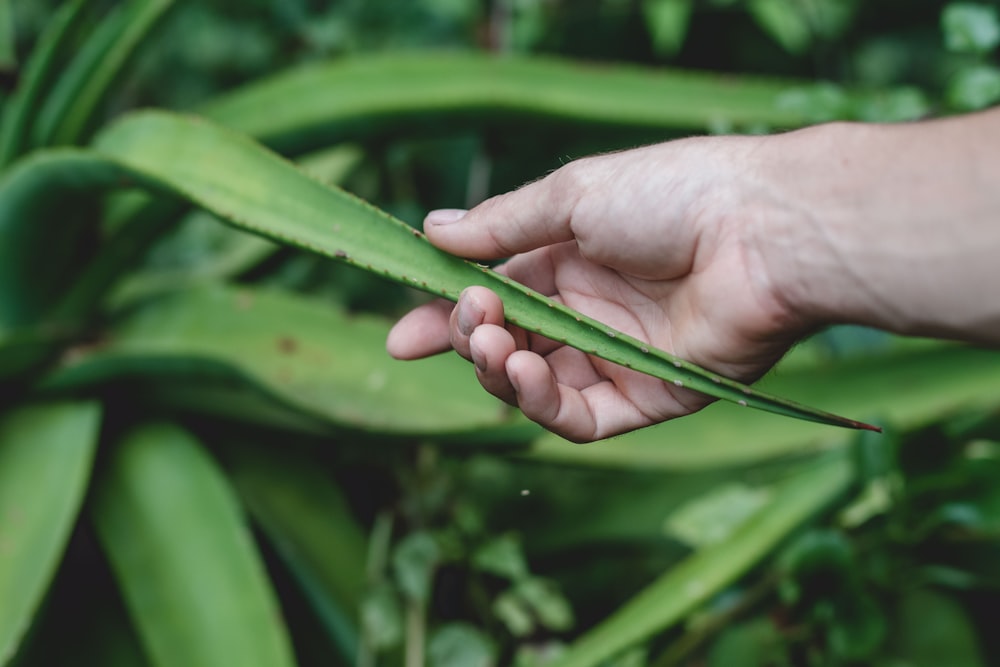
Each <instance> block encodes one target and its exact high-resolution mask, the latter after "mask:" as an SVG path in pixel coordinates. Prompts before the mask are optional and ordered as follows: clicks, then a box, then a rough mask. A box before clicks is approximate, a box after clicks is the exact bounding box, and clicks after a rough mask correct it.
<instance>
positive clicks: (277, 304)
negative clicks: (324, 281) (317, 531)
mask: <svg viewBox="0 0 1000 667" xmlns="http://www.w3.org/2000/svg"><path fill="white" fill-rule="evenodd" d="M387 332H388V324H387V323H386V322H385V321H384V320H383V319H381V318H375V317H370V316H367V317H366V316H360V315H355V316H347V315H346V314H344V313H341V312H338V311H337V309H336V308H333V307H331V305H330V304H329V303H327V302H320V301H315V300H311V299H307V298H304V297H302V296H298V295H294V294H288V293H282V292H277V291H273V290H252V289H246V288H241V289H236V288H225V287H222V286H216V285H205V286H202V287H197V288H189V289H185V290H182V291H177V292H175V293H172V294H169V295H164V296H163V297H161V298H157V299H154V300H150V301H149V302H148V303H145V304H143V305H141V306H138V307H135V308H131V309H128V310H126V311H125V312H124V314H123V315H121V316H120V317H119V318H117V319H116V321H114V323H113V324H112V326H111V327H110V329H109V330H107V331H106V332H104V333H103V334H102V337H101V339H102V343H101V345H99V346H96V347H94V348H92V349H90V350H87V349H84V350H81V351H80V352H78V353H73V354H70V355H67V356H66V357H65V360H64V362H63V363H62V365H61V366H60V367H59V368H58V369H57V370H56V371H55V372H54V373H53V374H52V375H50V376H49V377H48V378H47V379H46V380H45V381H44V386H45V387H47V388H50V389H60V390H67V389H77V390H78V389H83V388H87V387H94V386H95V385H98V384H103V383H108V382H112V381H121V380H129V379H131V380H133V381H134V380H136V379H141V380H143V381H144V382H143V384H144V385H145V386H146V387H148V388H149V389H151V390H153V391H155V392H156V398H157V399H160V400H162V396H163V393H164V392H165V391H169V389H170V385H171V384H175V385H179V389H178V390H177V391H176V392H175V393H176V394H177V396H176V398H178V399H180V400H185V401H186V402H185V403H184V404H183V406H184V407H191V408H195V409H199V410H201V411H210V412H215V413H216V414H219V413H221V414H223V415H228V414H230V413H232V414H231V416H234V417H236V418H238V419H240V420H242V421H246V420H254V419H258V418H260V417H267V416H268V414H267V413H266V412H265V413H263V414H261V413H260V412H259V411H258V410H247V409H246V407H245V406H236V407H235V408H232V407H231V406H230V405H229V404H227V403H226V402H225V401H223V400H220V397H219V396H215V397H211V396H208V395H206V391H207V390H208V389H210V388H211V387H212V386H217V387H220V389H221V388H225V387H227V386H231V385H232V384H233V380H243V381H244V382H247V383H249V384H251V385H253V386H254V387H257V388H259V389H260V390H261V391H263V392H264V393H265V394H266V398H267V399H268V401H269V402H271V403H277V404H281V405H286V406H289V407H290V408H291V409H293V410H295V411H296V412H299V413H302V414H304V415H308V416H312V418H313V419H314V420H322V421H323V422H326V423H328V424H334V425H337V426H339V427H341V428H350V429H358V430H364V431H369V432H376V433H383V434H385V433H388V434H398V435H408V436H414V435H418V434H419V435H434V436H442V435H447V434H468V433H475V432H478V431H482V430H483V429H496V430H501V431H502V430H503V429H501V428H500V427H502V426H503V425H505V424H506V423H508V422H509V421H510V420H508V419H506V418H505V413H506V410H505V408H506V406H505V405H504V404H502V403H501V402H500V401H497V400H496V399H494V398H493V397H492V396H490V395H489V394H487V393H486V392H483V391H480V390H479V387H478V384H477V383H476V381H475V378H474V377H473V376H472V374H471V373H469V369H468V365H467V364H466V363H465V362H464V361H463V360H462V359H460V358H458V357H457V356H451V355H448V356H440V357H435V358H432V359H424V360H421V361H417V362H401V361H396V360H393V359H390V358H389V356H388V355H386V354H385V346H384V340H385V335H386V333H387ZM213 377H216V378H219V379H218V380H217V381H213V380H212V378H213Z"/></svg>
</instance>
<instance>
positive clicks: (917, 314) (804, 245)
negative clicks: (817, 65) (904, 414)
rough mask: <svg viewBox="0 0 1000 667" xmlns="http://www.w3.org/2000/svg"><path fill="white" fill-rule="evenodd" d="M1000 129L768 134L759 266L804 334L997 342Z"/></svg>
mask: <svg viewBox="0 0 1000 667" xmlns="http://www.w3.org/2000/svg"><path fill="white" fill-rule="evenodd" d="M998 123H1000V114H984V115H981V116H978V117H966V118H955V119H948V120H944V121H930V122H924V123H911V124H899V125H869V124H849V123H834V124H829V125H822V126H817V127H813V128H807V129H805V130H801V131H798V132H791V133H788V134H784V135H777V136H774V137H772V138H770V139H769V141H768V142H767V143H766V144H765V146H764V147H765V149H766V150H765V151H764V154H763V158H762V159H763V160H764V164H765V166H764V167H763V168H762V169H763V174H764V176H763V180H764V181H765V182H766V183H769V184H770V189H769V191H770V213H769V215H767V216H766V220H765V221H764V223H763V225H762V226H763V240H762V241H761V257H762V258H763V263H764V265H765V266H766V267H767V270H768V271H769V273H770V280H771V282H772V283H773V288H772V289H773V291H774V294H775V299H776V300H777V301H778V302H779V303H781V304H783V307H784V308H785V309H786V310H787V311H788V312H789V313H791V314H792V315H793V316H794V317H796V318H798V320H799V321H801V322H802V323H803V324H804V326H806V327H808V328H816V327H819V326H822V325H825V324H833V323H845V322H848V323H857V324H863V325H868V326H874V327H879V328H882V329H886V330H889V331H893V332H896V333H901V334H908V335H931V336H941V337H950V338H962V339H966V340H977V341H987V342H993V343H996V342H998V336H1000V329H998V324H1000V302H998V298H997V296H996V293H995V290H993V289H992V288H991V287H990V286H991V285H992V284H994V282H995V275H996V270H995V266H996V260H995V257H996V256H997V253H1000V224H997V219H998V217H1000V213H998V212H1000V191H998V189H997V188H996V186H995V183H997V182H1000V162H998V161H997V160H996V159H995V155H996V154H997V150H998V146H996V145H995V144H996V140H995V139H993V138H992V137H994V136H996V132H997V128H996V125H997V124H998ZM991 144H994V145H991Z"/></svg>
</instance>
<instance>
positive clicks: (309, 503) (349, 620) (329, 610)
mask: <svg viewBox="0 0 1000 667" xmlns="http://www.w3.org/2000/svg"><path fill="white" fill-rule="evenodd" d="M226 459H227V463H228V467H229V468H230V469H231V477H232V480H233V483H234V484H235V486H236V489H237V491H238V492H239V494H240V497H241V498H242V500H243V503H244V504H245V505H246V507H247V509H248V510H249V511H250V514H251V516H252V517H253V518H254V520H255V521H256V522H257V523H259V524H260V525H261V527H262V528H263V529H264V532H265V534H266V535H267V536H268V538H270V540H271V542H272V544H273V545H274V548H275V549H276V550H277V552H278V553H279V554H280V555H281V557H282V558H283V559H284V561H285V563H287V565H288V567H289V569H290V570H291V572H292V574H293V575H294V576H295V577H296V579H298V581H299V583H300V585H301V586H302V589H303V591H304V592H305V594H306V597H307V598H308V599H309V601H310V602H311V603H312V605H313V608H314V609H315V610H316V612H317V614H318V615H319V617H320V620H321V621H322V622H323V624H324V626H325V627H326V629H327V631H328V632H329V633H330V635H331V637H332V638H333V640H334V641H335V642H336V644H337V646H338V647H339V648H340V649H341V653H342V656H343V657H344V659H345V660H346V661H348V662H350V661H353V660H354V658H355V656H357V653H358V615H359V613H360V610H361V602H362V599H363V598H364V588H365V581H366V574H365V561H366V558H367V545H366V540H365V536H364V534H363V533H362V532H361V528H360V526H359V525H358V523H357V520H356V519H355V518H354V516H352V515H351V512H350V510H349V508H348V507H347V503H346V501H345V500H344V498H343V496H342V494H341V492H340V490H339V489H338V488H337V487H336V485H335V484H334V483H333V482H332V480H330V479H328V478H327V477H326V476H324V475H323V474H322V473H321V472H320V470H319V469H318V468H317V467H316V465H315V463H314V462H312V461H309V460H308V459H307V458H306V457H304V456H302V455H301V454H299V453H298V452H295V451H285V450H282V451H277V450H275V451H270V450H268V451H265V450H264V449H262V448H251V447H250V446H249V445H247V444H245V443H238V444H235V445H234V446H233V447H230V448H229V449H227V450H226Z"/></svg>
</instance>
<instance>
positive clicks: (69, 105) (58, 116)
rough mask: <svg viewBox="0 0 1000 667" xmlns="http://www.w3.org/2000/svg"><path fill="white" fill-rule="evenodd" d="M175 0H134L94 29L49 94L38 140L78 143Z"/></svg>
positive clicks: (35, 134)
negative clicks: (143, 43) (141, 46)
mask: <svg viewBox="0 0 1000 667" xmlns="http://www.w3.org/2000/svg"><path fill="white" fill-rule="evenodd" d="M173 4H174V0H132V2H130V3H129V4H127V5H120V6H118V7H116V8H115V9H114V10H113V11H112V13H111V15H110V16H106V17H105V18H104V19H103V20H102V21H101V22H100V24H99V25H98V27H97V29H96V30H95V31H94V32H93V34H91V35H90V37H89V39H88V40H87V41H86V43H85V44H84V45H83V47H82V48H81V49H80V50H79V52H78V53H77V54H76V56H75V57H74V58H73V60H72V61H71V62H70V63H69V66H68V67H67V68H66V70H65V71H64V72H63V74H62V76H61V77H60V79H59V81H58V82H57V83H56V85H55V86H54V87H53V89H52V91H51V92H50V93H49V95H48V96H47V99H46V102H45V106H44V107H42V109H41V113H40V114H39V117H38V122H37V124H36V126H35V127H34V131H33V132H32V138H33V144H34V145H35V146H49V145H68V144H74V143H77V142H78V141H79V140H80V139H81V138H83V137H84V135H85V134H86V132H87V131H88V130H89V129H90V126H91V124H92V123H93V121H94V118H95V116H96V114H97V113H98V112H99V111H100V107H101V103H102V102H103V101H104V100H105V98H106V96H107V94H108V92H109V91H110V90H111V87H112V85H113V84H114V82H115V81H116V80H117V78H118V77H119V76H120V75H121V73H122V71H123V70H124V68H125V66H126V65H127V64H128V63H129V61H130V59H131V57H132V55H133V54H134V53H135V51H136V48H137V47H138V46H139V45H140V44H141V43H142V41H143V39H144V38H145V37H146V35H147V34H148V33H149V31H150V30H151V29H152V28H153V27H154V26H155V25H156V23H157V22H158V21H159V20H160V19H161V18H162V17H163V16H164V15H165V13H166V11H167V10H168V9H170V7H171V6H172V5H173Z"/></svg>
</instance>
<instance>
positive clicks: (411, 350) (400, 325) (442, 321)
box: [385, 299, 453, 360]
mask: <svg viewBox="0 0 1000 667" xmlns="http://www.w3.org/2000/svg"><path fill="white" fill-rule="evenodd" d="M452 308H453V304H451V303H450V302H448V301H445V300H444V299H439V300H437V301H432V302H430V303H426V304H424V305H422V306H420V307H418V308H414V309H413V310H411V311H410V312H408V313H407V314H406V315H404V316H403V317H401V318H400V319H399V321H398V322H396V324H395V325H394V326H393V327H392V329H391V330H390V331H389V335H388V336H387V337H386V340H385V349H386V350H387V351H388V352H389V354H390V355H391V356H392V357H394V358H396V359H405V360H410V359H422V358H423V357H429V356H431V355H434V354H440V353H441V352H445V351H447V350H449V349H451V343H450V342H449V340H448V318H449V315H450V314H451V311H452Z"/></svg>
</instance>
